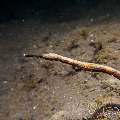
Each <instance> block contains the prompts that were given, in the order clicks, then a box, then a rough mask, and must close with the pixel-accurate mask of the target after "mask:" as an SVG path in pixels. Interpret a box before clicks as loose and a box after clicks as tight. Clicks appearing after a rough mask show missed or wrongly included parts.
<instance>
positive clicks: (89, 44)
mask: <svg viewBox="0 0 120 120" xmlns="http://www.w3.org/2000/svg"><path fill="white" fill-rule="evenodd" d="M49 52H54V53H58V54H61V55H64V56H67V57H71V58H75V59H78V60H81V61H88V62H96V63H100V64H106V65H109V66H112V67H114V68H116V69H118V70H120V22H119V19H118V17H113V16H112V17H111V16H110V14H105V15H103V16H100V17H97V18H96V17H91V16H88V17H86V18H85V19H84V18H82V19H76V20H72V21H69V22H67V21H65V22H63V21H57V22H52V20H51V21H50V22H43V21H41V20H40V19H39V18H37V17H36V18H31V19H30V18H29V19H18V20H13V21H11V22H9V23H8V22H6V23H1V24H0V120H49V119H54V120H62V119H63V120H64V119H68V120H69V119H70V120H71V119H72V118H73V119H76V120H78V118H79V119H80V120H81V118H83V117H86V116H90V115H91V114H92V113H93V112H94V111H95V110H96V109H97V108H99V107H100V106H102V105H103V104H106V103H110V102H115V103H119V102H120V100H119V89H120V87H119V85H120V82H119V80H117V79H115V78H114V77H111V76H109V75H105V74H102V73H91V72H84V71H81V72H78V73H76V72H75V71H74V70H73V69H72V67H71V66H68V65H65V64H62V63H59V62H50V61H46V60H42V59H35V58H24V57H23V54H24V53H35V54H42V53H49Z"/></svg>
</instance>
